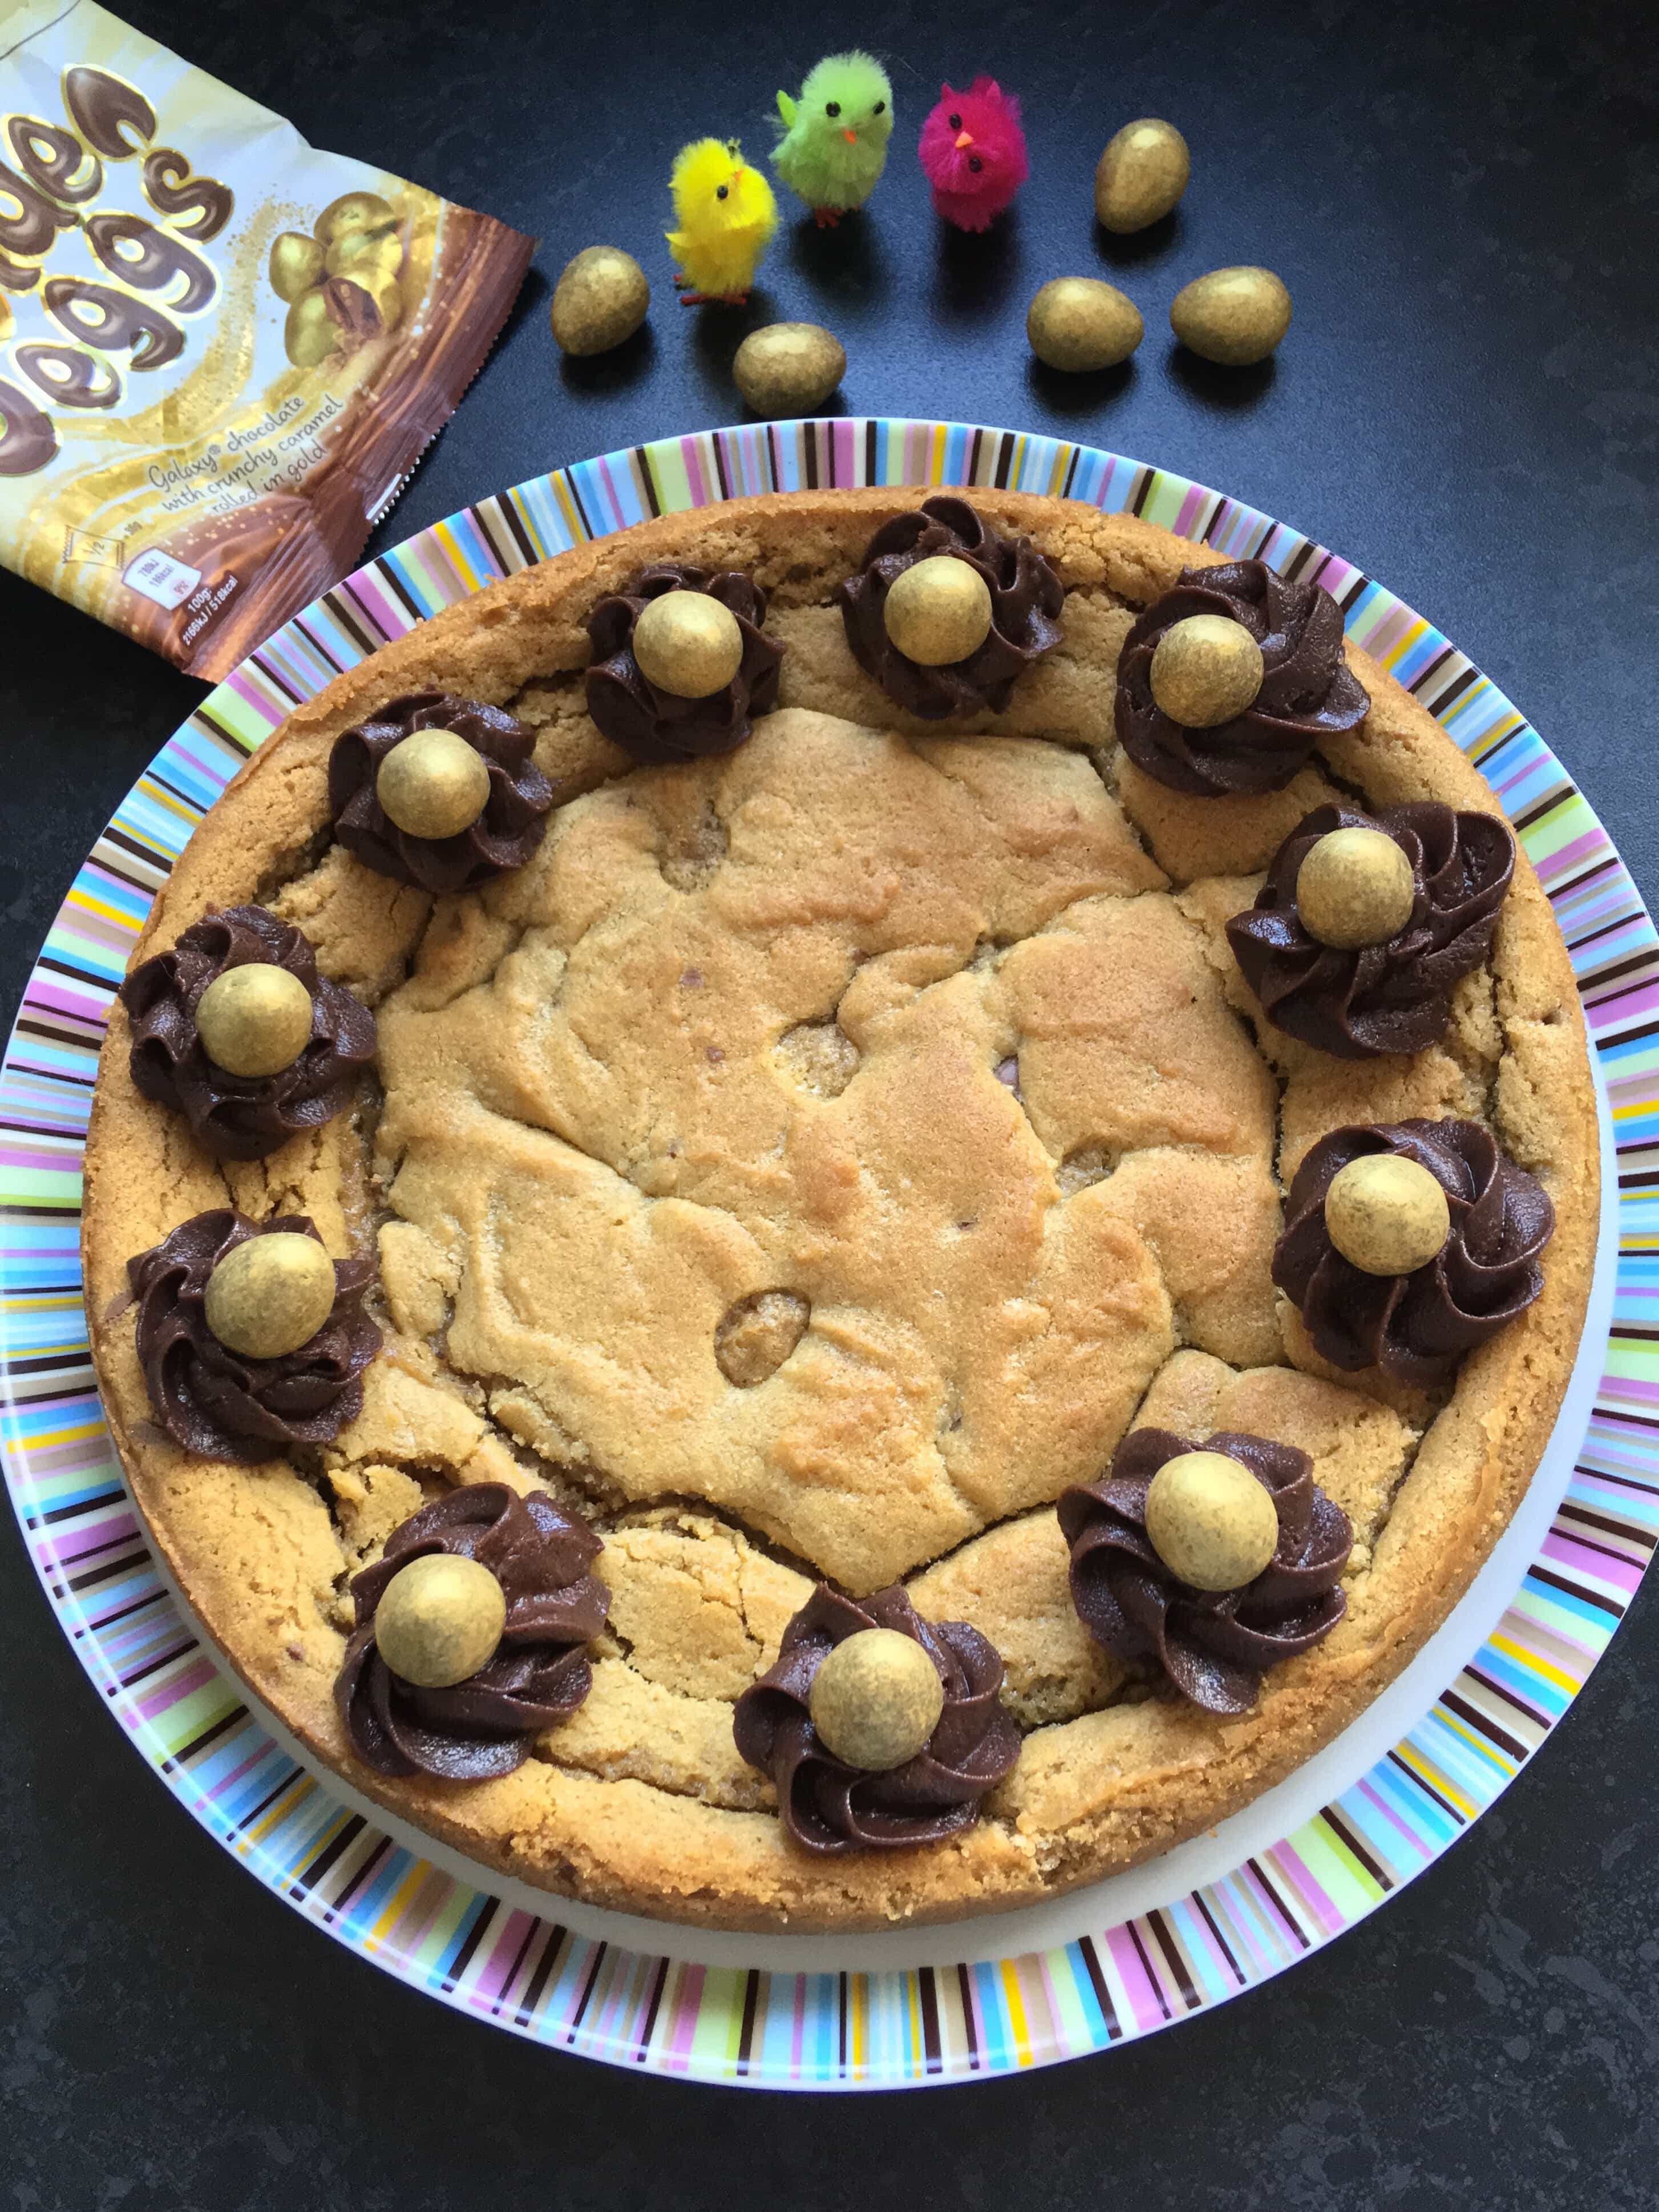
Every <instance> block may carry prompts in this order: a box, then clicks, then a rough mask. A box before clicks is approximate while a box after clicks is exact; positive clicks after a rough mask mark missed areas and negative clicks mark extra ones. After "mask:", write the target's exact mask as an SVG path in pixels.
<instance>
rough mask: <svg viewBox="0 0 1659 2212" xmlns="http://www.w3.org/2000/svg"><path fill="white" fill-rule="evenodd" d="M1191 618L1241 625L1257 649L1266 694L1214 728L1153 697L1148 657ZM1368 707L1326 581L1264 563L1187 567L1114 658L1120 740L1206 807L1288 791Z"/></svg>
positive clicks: (1155, 773)
mask: <svg viewBox="0 0 1659 2212" xmlns="http://www.w3.org/2000/svg"><path fill="white" fill-rule="evenodd" d="M1189 615H1225V616H1227V617H1229V618H1230V619H1231V620H1232V621H1233V622H1236V623H1243V626H1244V628H1245V629H1247V630H1249V633H1250V635H1251V636H1252V637H1253V638H1254V639H1255V641H1256V643H1257V644H1258V645H1259V646H1260V647H1261V663H1262V678H1261V690H1260V691H1259V692H1258V693H1257V694H1256V696H1255V700H1254V702H1252V703H1251V704H1250V705H1249V707H1247V708H1245V710H1244V712H1243V714H1236V715H1234V717H1233V719H1232V720H1231V721H1230V722H1221V723H1218V725H1217V726H1216V727H1215V728H1213V729H1210V730H1188V729H1186V728H1184V727H1183V726H1182V724H1181V723H1179V722H1176V721H1172V720H1170V716H1169V715H1168V714H1165V713H1164V710H1163V708H1161V707H1159V705H1158V702H1157V701H1156V700H1155V699H1154V698H1153V697H1152V654H1153V653H1154V652H1155V650H1156V649H1157V646H1158V640H1159V638H1161V637H1162V636H1163V635H1164V631H1165V630H1166V629H1170V628H1171V627H1172V625H1173V624H1175V623H1178V622H1185V621H1186V619H1187V618H1188V616H1189ZM1370 703H1371V702H1370V698H1369V697H1368V696H1367V695H1366V693H1365V691H1364V689H1363V687H1362V686H1361V684H1360V683H1359V680H1358V678H1357V677H1356V676H1355V675H1354V674H1353V672H1352V670H1351V669H1350V668H1349V667H1348V665H1347V663H1346V661H1345V660H1344V659H1343V658H1342V611H1341V609H1340V607H1339V606H1338V605H1337V604H1336V601H1335V600H1334V599H1333V598H1332V597H1331V595H1330V593H1329V592H1328V591H1327V590H1326V589H1325V587H1324V586H1323V585H1322V584H1312V583H1298V584H1292V583H1289V582H1287V581H1286V580H1285V578H1284V577H1283V576H1280V575H1277V574H1275V573H1274V572H1273V569H1271V568H1268V567H1267V565H1266V564H1265V562H1261V561H1229V562H1225V563H1224V564H1223V565H1222V566H1221V567H1220V568H1183V569H1182V572H1181V579H1180V581H1179V582H1178V583H1177V584H1176V587H1175V589H1174V591H1172V592H1165V593H1164V597H1163V598H1162V599H1155V600H1154V601H1153V603H1152V605H1151V606H1149V607H1148V608H1146V610H1145V611H1144V612H1143V613H1142V614H1141V615H1140V616H1139V618H1138V619H1137V621H1136V623H1135V625H1134V628H1133V629H1132V630H1131V631H1130V632H1129V635H1128V636H1127V638H1126V639H1125V640H1124V641H1123V650H1122V652H1121V654H1120V655H1119V656H1118V664H1117V701H1116V720H1117V734H1118V740H1119V742H1120V744H1121V745H1122V747H1123V750H1125V752H1127V754H1128V756H1129V757H1130V759H1131V760H1132V761H1133V763H1135V765H1136V767H1137V768H1139V769H1145V771H1146V774H1147V775H1150V776H1152V777H1153V778H1155V780H1156V781H1158V782H1159V783H1163V784H1167V785H1168V786H1169V787H1170V790H1171V791H1186V792H1190V793H1193V794H1194V797H1196V798H1200V799H1223V798H1226V797H1228V796H1230V795H1232V794H1235V793H1241V792H1256V791H1279V790H1282V789H1283V787H1285V784H1287V783H1288V782H1289V781H1290V780H1291V777H1292V776H1293V775H1295V774H1296V772H1297V769H1299V768H1301V767H1302V766H1303V764H1304V763H1305V762H1306V760H1307V759H1308V757H1309V756H1310V753H1311V752H1312V751H1313V749H1314V747H1315V746H1316V744H1318V743H1319V741H1320V739H1321V738H1330V737H1336V736H1339V735H1340V733H1341V732H1343V731H1345V730H1352V728H1354V726H1356V725H1357V724H1358V723H1359V722H1361V721H1363V720H1364V717H1365V714H1366V710H1367V709H1368V708H1369V707H1370Z"/></svg>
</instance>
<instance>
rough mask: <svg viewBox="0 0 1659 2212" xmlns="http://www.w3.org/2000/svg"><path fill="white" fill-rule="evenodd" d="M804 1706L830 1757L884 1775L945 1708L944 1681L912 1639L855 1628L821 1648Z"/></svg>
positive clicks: (914, 1748) (911, 1754)
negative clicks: (822, 1653)
mask: <svg viewBox="0 0 1659 2212" xmlns="http://www.w3.org/2000/svg"><path fill="white" fill-rule="evenodd" d="M807 1706H808V1710H809V1711H810V1712H811V1716H812V1725H813V1727H814V1728H815V1729H817V1732H818V1734H819V1735H820V1736H822V1737H823V1741H824V1743H825V1745H826V1746H827V1747H828V1748H829V1750H830V1751H832V1752H833V1753H835V1755H836V1758H837V1759H843V1760H845V1762H846V1764H847V1765H848V1766H861V1767H863V1768H864V1769H865V1770H866V1771H867V1772H869V1773H872V1774H878V1773H885V1772H886V1771H888V1770H889V1769H890V1768H892V1767H895V1766H902V1765H903V1764H904V1762H905V1761H906V1759H914V1758H915V1755H916V1753H918V1752H919V1751H921V1750H923V1749H924V1748H925V1747H926V1746H927V1740H928V1738H929V1737H930V1736H931V1735H933V1730H934V1729H936V1728H937V1727H938V1726H939V1715H940V1714H941V1713H942V1712H943V1711H944V1710H945V1685H944V1683H943V1682H942V1681H941V1680H939V1669H938V1668H937V1667H935V1666H934V1664H933V1661H932V1660H931V1659H930V1658H929V1657H928V1656H927V1653H926V1652H925V1651H924V1650H922V1648H921V1644H918V1643H917V1642H916V1640H915V1638H914V1637H911V1636H902V1635H901V1634H900V1633H899V1632H898V1630H897V1629H896V1628H861V1629H860V1630H859V1632H858V1633H857V1634H856V1635H854V1636H849V1637H848V1638H847V1641H846V1642H845V1643H844V1644H836V1647H835V1649H834V1650H832V1651H829V1652H827V1653H826V1654H825V1656H824V1657H823V1662H821V1664H820V1665H819V1668H818V1671H817V1674H814V1675H813V1677H812V1687H811V1691H810V1692H809V1693H808V1697H807Z"/></svg>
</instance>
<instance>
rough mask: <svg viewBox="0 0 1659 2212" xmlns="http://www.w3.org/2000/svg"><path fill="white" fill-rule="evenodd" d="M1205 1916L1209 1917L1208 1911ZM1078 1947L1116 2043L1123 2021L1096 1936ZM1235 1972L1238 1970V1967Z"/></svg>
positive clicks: (1109, 2038) (1084, 1939) (1110, 2039)
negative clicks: (1114, 1999) (1110, 1987)
mask: <svg viewBox="0 0 1659 2212" xmlns="http://www.w3.org/2000/svg"><path fill="white" fill-rule="evenodd" d="M1204 1917H1205V1918H1206V1920H1207V1919H1209V1915H1208V1914H1207V1913H1206V1914H1205V1916H1204ZM1214 1924H1215V1923H1213V1922H1211V1925H1212V1927H1213V1926H1214ZM1077 1948H1078V1955H1079V1957H1080V1958H1081V1960H1083V1971H1084V1972H1085V1974H1087V1976H1088V1977H1089V1986H1090V1988H1091V1990H1093V1991H1094V1993H1095V2002H1096V2003H1097V2005H1098V2006H1099V2007H1100V2016H1101V2018H1102V2019H1103V2021H1105V2023H1106V2040H1107V2041H1108V2043H1115V2042H1117V2041H1118V2040H1119V2039H1120V2038H1121V2035H1122V2033H1123V2023H1122V2021H1121V2020H1120V2019H1119V2018H1118V2016H1117V2007H1116V2006H1115V2004H1114V2003H1113V2002H1112V1993H1111V1991H1110V1990H1109V1989H1108V1988H1107V1986H1106V1972H1105V1969H1104V1968H1103V1966H1102V1965H1101V1963H1100V1954H1099V1952H1098V1951H1097V1950H1096V1948H1095V1939H1094V1937H1093V1936H1083V1937H1082V1938H1081V1939H1080V1941H1079V1944H1078V1947H1077ZM1221 1948H1222V1949H1223V1950H1224V1951H1225V1950H1226V1949H1227V1947H1226V1945H1225V1943H1224V1944H1223V1945H1222V1947H1221ZM1227 1957H1228V1960H1229V1961H1230V1962H1231V1959H1232V1953H1231V1951H1228V1952H1227ZM1234 1972H1237V1968H1236V1967H1235V1968H1234Z"/></svg>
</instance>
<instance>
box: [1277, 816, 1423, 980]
mask: <svg viewBox="0 0 1659 2212" xmlns="http://www.w3.org/2000/svg"><path fill="white" fill-rule="evenodd" d="M1416 901H1417V887H1416V885H1415V884H1414V883H1413V880H1412V864H1411V862H1410V861H1409V860H1407V858H1406V855H1405V854H1404V852H1403V851H1402V850H1401V848H1400V847H1399V846H1398V845H1396V844H1395V841H1394V839H1393V838H1392V837H1390V836H1389V835H1388V833H1387V832H1386V831H1385V830H1383V829H1368V828H1364V827H1362V826H1360V825H1358V824H1356V825H1355V826H1354V827H1352V828H1351V829H1333V830H1332V831H1331V833H1330V835H1329V836H1327V837H1321V838H1319V839H1318V840H1317V842H1316V843H1314V844H1312V845H1310V847H1309V848H1308V850H1307V852H1306V854H1304V857H1303V861H1302V865H1301V866H1300V867H1299V868H1298V869H1297V872H1296V911H1297V918H1298V919H1299V920H1300V921H1301V924H1302V927H1304V929H1305V930H1306V931H1307V933H1308V934H1309V936H1310V937H1316V938H1317V939H1319V942H1320V943H1321V944H1322V945H1335V946H1337V947H1338V948H1339V950H1340V951H1344V952H1352V951H1357V950H1358V947H1359V946H1360V945H1384V944H1386V943H1387V942H1388V940H1389V938H1391V937H1394V936H1396V935H1397V934H1398V933H1399V932H1400V931H1401V930H1402V929H1403V928H1404V927H1406V924H1407V922H1408V921H1410V920H1411V918H1412V908H1413V906H1414V905H1415V903H1416Z"/></svg>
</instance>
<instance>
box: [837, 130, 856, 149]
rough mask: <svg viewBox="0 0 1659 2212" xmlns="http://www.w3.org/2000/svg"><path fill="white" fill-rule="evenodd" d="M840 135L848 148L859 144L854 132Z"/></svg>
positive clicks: (844, 132) (845, 132) (843, 132)
mask: <svg viewBox="0 0 1659 2212" xmlns="http://www.w3.org/2000/svg"><path fill="white" fill-rule="evenodd" d="M841 135H842V137H843V138H844V139H845V140H846V141H847V143H848V145H849V146H856V145H857V144H858V143H859V134H858V132H857V131H842V134H841Z"/></svg>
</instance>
